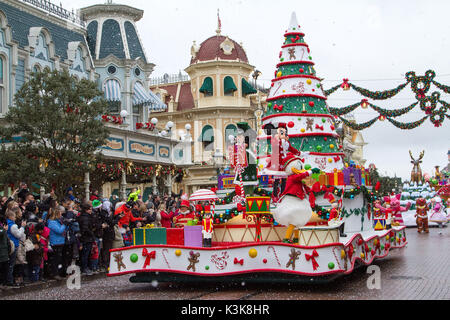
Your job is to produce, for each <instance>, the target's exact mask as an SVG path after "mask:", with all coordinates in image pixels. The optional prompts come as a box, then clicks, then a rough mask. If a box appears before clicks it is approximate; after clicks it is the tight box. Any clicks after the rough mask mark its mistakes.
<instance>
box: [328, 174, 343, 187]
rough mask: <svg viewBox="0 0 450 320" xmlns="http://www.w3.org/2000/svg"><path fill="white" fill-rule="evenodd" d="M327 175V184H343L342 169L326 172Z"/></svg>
mask: <svg viewBox="0 0 450 320" xmlns="http://www.w3.org/2000/svg"><path fill="white" fill-rule="evenodd" d="M327 176H328V185H330V186H342V185H344V173H343V172H342V171H336V172H333V173H327Z"/></svg>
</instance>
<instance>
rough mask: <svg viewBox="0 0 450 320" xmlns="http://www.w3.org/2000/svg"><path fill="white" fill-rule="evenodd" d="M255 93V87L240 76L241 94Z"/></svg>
mask: <svg viewBox="0 0 450 320" xmlns="http://www.w3.org/2000/svg"><path fill="white" fill-rule="evenodd" d="M254 93H256V90H255V88H253V87H252V85H251V84H250V83H248V82H247V80H245V79H244V78H242V94H243V95H244V96H245V95H247V94H254Z"/></svg>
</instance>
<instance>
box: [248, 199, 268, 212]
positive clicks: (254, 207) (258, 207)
mask: <svg viewBox="0 0 450 320" xmlns="http://www.w3.org/2000/svg"><path fill="white" fill-rule="evenodd" d="M245 200H246V212H247V214H270V200H271V198H270V197H264V196H256V197H247V198H246V199H245Z"/></svg>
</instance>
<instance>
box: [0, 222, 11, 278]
mask: <svg viewBox="0 0 450 320" xmlns="http://www.w3.org/2000/svg"><path fill="white" fill-rule="evenodd" d="M9 241H10V240H9V238H8V225H6V224H5V225H3V224H0V286H5V285H6V277H7V275H8V261H9V247H10V243H9Z"/></svg>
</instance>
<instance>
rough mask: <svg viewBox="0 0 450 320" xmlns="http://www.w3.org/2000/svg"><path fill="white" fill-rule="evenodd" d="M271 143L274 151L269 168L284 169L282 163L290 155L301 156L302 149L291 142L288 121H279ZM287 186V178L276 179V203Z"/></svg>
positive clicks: (274, 188)
mask: <svg viewBox="0 0 450 320" xmlns="http://www.w3.org/2000/svg"><path fill="white" fill-rule="evenodd" d="M270 144H271V146H272V153H271V155H270V160H269V163H268V169H269V170H272V171H283V168H282V164H283V163H284V162H286V158H287V157H288V156H289V155H292V154H293V155H297V156H300V151H298V150H297V149H295V148H294V147H293V146H292V145H291V143H290V142H289V136H288V131H287V126H286V123H279V124H278V128H277V131H276V133H275V134H274V135H273V136H272V137H271V140H270ZM285 187H286V178H281V179H279V178H278V179H275V181H274V184H273V194H272V198H273V202H274V203H276V202H277V201H278V199H279V196H280V195H281V194H282V193H283V191H284V189H285Z"/></svg>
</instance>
